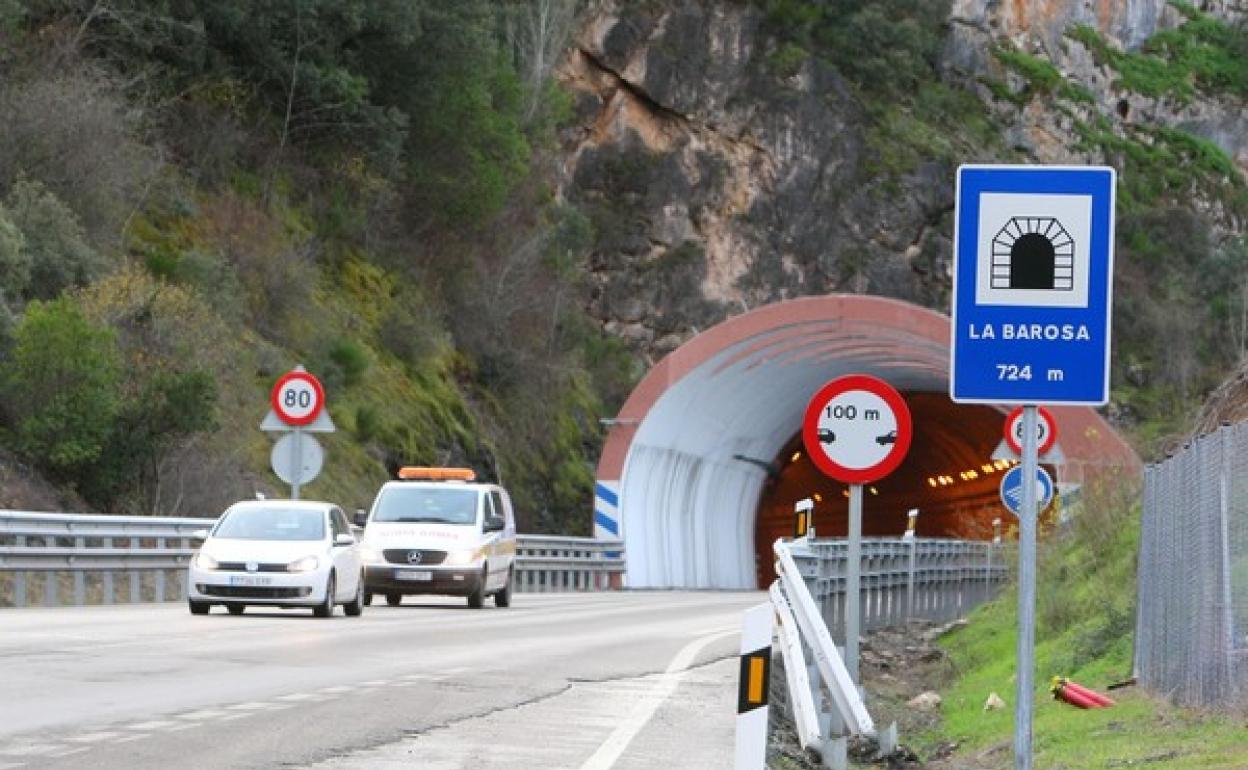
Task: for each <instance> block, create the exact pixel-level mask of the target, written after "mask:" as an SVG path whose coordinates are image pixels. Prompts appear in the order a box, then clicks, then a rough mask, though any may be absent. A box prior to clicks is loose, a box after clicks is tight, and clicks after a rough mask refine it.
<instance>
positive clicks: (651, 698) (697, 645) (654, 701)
mask: <svg viewBox="0 0 1248 770" xmlns="http://www.w3.org/2000/svg"><path fill="white" fill-rule="evenodd" d="M738 633H740V631H738V630H737V629H732V630H727V631H717V632H714V633H711V634H707V635H706V636H703V637H701V638H699V639H694V640H693V641H692V642H689V643H688V644H686V645H685V646H684V647H682V648H681V650H680V652H678V653H676V657H674V658H672V662H671V663H669V664H668V665H667V669H666V670H665V671H664V672H663V675H662V676H661V677H659V679H658V681H656V682H655V683H654V685H653V686H651V688H650V690H649V691H648V692H646V693H644V694H640V695H638V698H637V702H636V703H635V704H634V705H633V710H632V711H631V712H629V714H628V716H626V717H624V719H623V720H622V721H621V722H620V723H619V724H618V725H617V726H616V728H615V729H614V730H613V731H611V734H610V735H608V736H607V739H606V740H605V741H603V743H602V745H601V746H599V747H598V750H597V751H595V752H594V753H593V755H592V756H590V758H589V759H587V760H585V764H583V765H581V770H611V768H612V767H614V766H615V763H616V762H617V761H618V760H619V758H620V756H621V755H622V754H623V753H624V750H625V749H626V748H628V744H630V743H632V741H633V738H636V737H637V734H638V733H639V732H641V730H642V728H644V727H645V726H646V723H647V722H649V721H650V717H652V716H654V712H655V711H658V709H659V706H661V705H663V701H665V700H667V699H668V698H669V697H671V695H672V693H673V692H675V691H676V687H677V685H679V684H680V680H681V679H683V678H684V676H685V673H686V671H687V670H688V669H689V664H690V663H692V662H693V660H694V658H696V657H697V656H698V653H699V652H701V651H702V648H703V647H706V646H707V645H708V644H711V643H712V642H716V641H719V640H720V639H723V638H725V637H728V636H734V635H736V634H738Z"/></svg>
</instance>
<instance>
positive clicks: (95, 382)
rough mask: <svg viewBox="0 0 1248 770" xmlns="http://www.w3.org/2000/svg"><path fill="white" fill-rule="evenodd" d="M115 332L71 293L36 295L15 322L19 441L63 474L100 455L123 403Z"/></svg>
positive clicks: (10, 388)
mask: <svg viewBox="0 0 1248 770" xmlns="http://www.w3.org/2000/svg"><path fill="white" fill-rule="evenodd" d="M120 377H121V360H120V355H119V353H118V350H117V338H116V334H115V333H113V331H112V330H110V329H108V328H105V327H103V326H100V325H96V324H93V323H91V322H90V321H88V320H87V317H86V316H85V315H84V314H83V312H82V309H81V308H80V307H79V306H78V305H77V304H76V303H75V302H74V301H73V300H72V299H70V298H67V297H62V298H61V299H57V300H54V301H52V302H46V303H45V302H32V303H31V304H30V305H29V306H27V308H26V313H25V315H24V316H23V317H22V319H21V321H20V323H18V325H17V328H16V329H15V330H14V346H13V352H12V356H11V359H10V365H9V367H8V373H7V376H6V377H5V379H4V392H5V396H6V398H5V401H6V408H7V412H8V419H9V422H10V424H11V425H12V427H13V434H14V437H15V440H16V445H17V449H18V450H19V451H21V452H22V454H24V455H25V456H26V457H27V458H29V459H30V460H31V461H32V462H34V463H35V464H36V465H38V466H39V467H40V468H41V469H43V470H45V471H47V472H48V473H49V474H50V475H52V476H54V477H55V478H58V479H61V480H70V479H73V478H75V477H77V476H79V475H80V474H82V473H83V472H85V471H86V470H87V469H89V468H90V467H91V465H92V464H93V463H94V462H95V461H96V460H98V459H99V458H100V456H101V455H102V453H103V452H104V449H105V447H106V446H107V444H108V440H109V436H110V433H111V431H112V427H113V420H114V418H115V417H116V415H117V412H118V409H119V406H120V404H119V400H118V384H119V382H120Z"/></svg>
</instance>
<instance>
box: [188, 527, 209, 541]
mask: <svg viewBox="0 0 1248 770" xmlns="http://www.w3.org/2000/svg"><path fill="white" fill-rule="evenodd" d="M191 538H192V539H194V540H207V539H208V530H206V529H197V530H195V531H194V532H192V533H191Z"/></svg>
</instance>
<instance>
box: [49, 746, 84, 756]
mask: <svg viewBox="0 0 1248 770" xmlns="http://www.w3.org/2000/svg"><path fill="white" fill-rule="evenodd" d="M90 750H91V747H90V746H80V747H78V748H76V749H61V750H60V751H54V752H52V753H51V754H48V756H49V757H70V756H73V755H74V754H81V753H82V752H84V751H90Z"/></svg>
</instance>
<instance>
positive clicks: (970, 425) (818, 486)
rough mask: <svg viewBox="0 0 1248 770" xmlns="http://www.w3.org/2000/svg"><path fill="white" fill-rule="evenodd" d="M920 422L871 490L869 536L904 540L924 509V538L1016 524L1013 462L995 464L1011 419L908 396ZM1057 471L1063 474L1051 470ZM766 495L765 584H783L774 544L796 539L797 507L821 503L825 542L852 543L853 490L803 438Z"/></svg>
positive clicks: (761, 568) (758, 549)
mask: <svg viewBox="0 0 1248 770" xmlns="http://www.w3.org/2000/svg"><path fill="white" fill-rule="evenodd" d="M902 397H903V398H905V400H906V404H907V405H908V406H909V407H910V413H911V416H912V418H913V422H914V440H913V441H912V442H911V444H910V451H909V452H908V453H907V454H906V458H905V460H904V461H902V464H901V466H900V467H899V468H898V469H897V470H896V471H894V472H893V473H891V474H889V475H888V476H887V477H886V478H883V479H881V480H880V481H878V482H876V483H874V484H867V485H864V487H863V506H862V507H863V517H862V534H863V536H864V537H900V536H901V534H902V533H903V532H905V530H906V524H907V513H908V512H909V511H910V509H912V508H915V509H918V511H919V517H918V522H917V534H918V536H919V537H947V538H961V539H969V540H986V539H989V538H991V537H992V534H993V527H992V520H993V519H997V518H1000V519H1003V521H1004V522H1005V523H1006V525H1007V526H1009V524H1010V523H1012V519H1010V515H1009V514H1008V513H1007V512H1006V511H1005V509H1004V507H1003V506H1002V504H1001V499H1000V496H999V492H998V490H999V487H1000V484H1001V475H1002V474H1003V473H1005V471H1006V470H1008V469H1009V468H1010V467H1011V465H1012V463H1010V462H1007V461H1004V460H994V459H993V458H992V454H993V451H994V450H995V449H996V447H997V444H998V443H999V442H1000V441H1001V431H1002V428H1001V425H1002V421H1003V415H1002V413H1001V411H1000V410H999V409H997V408H995V407H991V406H983V405H974V404H967V405H959V404H954V403H953V402H952V401H950V400H949V398H948V397H947V396H946V395H944V394H943V393H922V392H912V393H903V394H902ZM1047 469H1048V470H1049V472H1050V473H1054V472H1055V469H1053V468H1052V467H1051V466H1050V467H1048V468H1047ZM769 470H770V473H769V475H768V479H767V481H766V482H765V483H764V484H763V488H762V491H761V493H760V495H759V501H758V512H757V515H756V518H755V525H754V542H755V572H756V575H757V580H758V585H760V586H766V585H770V584H771V581H772V580H774V579H775V570H774V566H773V562H774V556H773V555H772V552H771V544H772V543H774V542H775V541H776V538H780V537H792V536H793V518H794V515H793V504H794V503H796V502H797V501H798V500H801V499H802V498H805V497H810V498H813V499H814V501H815V511H814V516H813V524H814V526H815V530H816V533H817V535H818V536H819V537H845V536H846V534H847V531H848V526H849V487H848V486H847V485H845V484H843V483H841V482H838V481H834V480H832V479H830V478H828V477H827V476H825V475H824V474H823V473H822V472H820V471H819V469H818V468H816V467H815V465H814V464H813V463H812V462H811V461H810V459H809V457H808V456H807V454H806V449H805V447H804V446H803V445H802V440H801V435H800V434H799V435H794V436H793V437H792V438H791V439H790V440H789V441H788V443H786V444H785V446H784V449H783V450H781V452H780V454H779V455H778V456H777V457H775V458H773V459H772V462H771V465H770V468H769Z"/></svg>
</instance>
